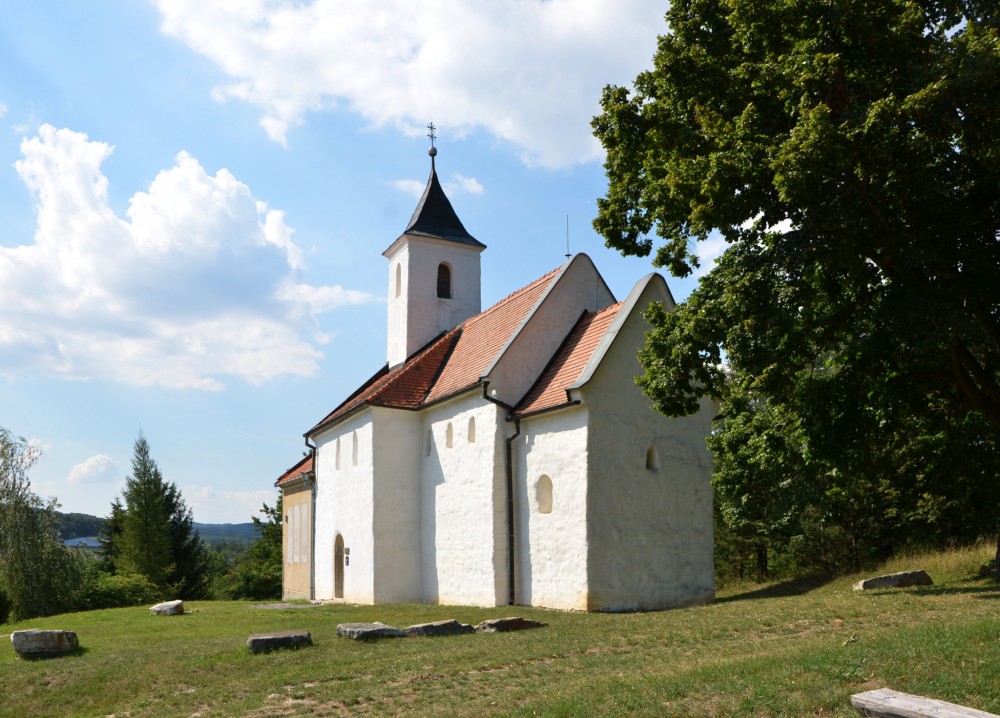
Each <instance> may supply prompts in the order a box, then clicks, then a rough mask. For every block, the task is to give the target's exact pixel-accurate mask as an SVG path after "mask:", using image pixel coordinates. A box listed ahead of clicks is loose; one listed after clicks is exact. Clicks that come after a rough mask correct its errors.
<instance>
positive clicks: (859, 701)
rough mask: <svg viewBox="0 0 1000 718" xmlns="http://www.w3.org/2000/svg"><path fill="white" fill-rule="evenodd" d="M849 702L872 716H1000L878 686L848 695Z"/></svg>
mask: <svg viewBox="0 0 1000 718" xmlns="http://www.w3.org/2000/svg"><path fill="white" fill-rule="evenodd" d="M851 706H852V707H854V709H855V710H857V711H858V712H859V713H861V715H863V716H871V718H1000V716H997V714H996V713H987V712H985V711H981V710H976V709H975V708H968V707H966V706H960V705H958V704H956V703H948V702H946V701H939V700H937V699H934V698H924V697H923V696H915V695H911V694H909V693H900V692H899V691H894V690H892V689H891V688H879V689H876V690H873V691H865V692H864V693H855V694H854V695H853V696H851Z"/></svg>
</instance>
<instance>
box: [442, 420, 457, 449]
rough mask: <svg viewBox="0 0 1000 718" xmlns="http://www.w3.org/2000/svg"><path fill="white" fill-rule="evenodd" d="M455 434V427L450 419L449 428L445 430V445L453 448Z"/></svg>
mask: <svg viewBox="0 0 1000 718" xmlns="http://www.w3.org/2000/svg"><path fill="white" fill-rule="evenodd" d="M454 435H455V431H454V429H452V428H451V422H450V421H449V422H448V430H447V431H446V432H445V435H444V445H445V446H447V447H448V448H449V449H450V448H451V445H452V443H453V440H454Z"/></svg>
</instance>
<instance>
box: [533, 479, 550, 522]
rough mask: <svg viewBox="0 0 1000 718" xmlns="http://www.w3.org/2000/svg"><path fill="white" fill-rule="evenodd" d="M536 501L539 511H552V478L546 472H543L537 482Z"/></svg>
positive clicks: (542, 512)
mask: <svg viewBox="0 0 1000 718" xmlns="http://www.w3.org/2000/svg"><path fill="white" fill-rule="evenodd" d="M535 502H536V505H537V507H538V513H540V514H551V513H552V479H550V478H549V477H548V476H546V475H545V474H542V475H541V476H540V477H539V478H538V483H537V484H535Z"/></svg>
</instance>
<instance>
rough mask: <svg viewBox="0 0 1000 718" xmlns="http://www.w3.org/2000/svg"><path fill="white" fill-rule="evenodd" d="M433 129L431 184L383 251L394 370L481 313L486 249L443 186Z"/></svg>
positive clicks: (389, 337) (390, 346)
mask: <svg viewBox="0 0 1000 718" xmlns="http://www.w3.org/2000/svg"><path fill="white" fill-rule="evenodd" d="M427 130H428V132H427V136H428V137H429V138H430V140H431V146H430V149H429V150H428V151H427V154H429V155H430V157H431V174H430V177H428V178H427V186H426V187H425V188H424V194H423V196H422V197H421V198H420V202H419V203H417V208H416V209H415V210H414V211H413V216H412V217H410V222H409V224H408V225H407V227H406V229H405V230H403V233H402V234H401V235H400V236H399V237H398V238H397V239H396V241H395V242H393V243H392V244H391V245H389V248H388V249H386V250H385V251H384V252H382V256H383V257H385V258H386V259H387V260H388V262H389V296H388V300H389V301H388V305H389V308H388V314H389V332H388V359H389V368H392V367H395V366H398V365H399V364H402V363H403V362H404V361H406V359H407V358H408V357H409V356H411V355H412V354H413V353H414V352H415V351H417V350H418V349H420V348H421V347H422V346H424V345H425V344H427V342H429V341H430V340H431V339H433V338H434V337H436V336H437V335H439V334H441V333H442V332H445V331H448V330H450V329H454V328H455V327H456V326H458V325H459V324H461V323H462V322H464V321H465V320H466V319H468V318H469V317H472V316H475V315H476V314H479V312H480V310H481V300H480V266H479V255H480V253H482V251H483V250H484V249H486V245H485V244H483V243H482V242H480V241H479V240H477V239H476V238H475V237H473V236H472V235H471V234H469V233H468V232H467V231H466V229H465V227H464V226H463V225H462V221H461V220H460V219H459V218H458V215H457V214H456V213H455V210H454V208H453V207H452V206H451V202H450V201H448V197H447V196H446V195H445V193H444V190H443V189H442V188H441V182H440V181H439V180H438V176H437V171H436V168H435V163H434V159H435V157H437V148H436V147H435V146H434V140H435V138H436V136H435V134H434V123H431V124H429V125H427Z"/></svg>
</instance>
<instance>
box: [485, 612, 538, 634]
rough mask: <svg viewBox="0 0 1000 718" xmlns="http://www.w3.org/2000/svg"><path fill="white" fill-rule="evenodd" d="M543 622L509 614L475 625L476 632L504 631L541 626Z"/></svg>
mask: <svg viewBox="0 0 1000 718" xmlns="http://www.w3.org/2000/svg"><path fill="white" fill-rule="evenodd" d="M544 625H545V624H544V623H540V622H539V621H532V620H531V619H530V618H521V617H520V616H509V617H507V618H491V619H489V620H488V621H483V622H482V623H480V624H479V625H478V626H476V633H506V632H507V631H523V630H525V629H528V628H541V627H542V626H544Z"/></svg>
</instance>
